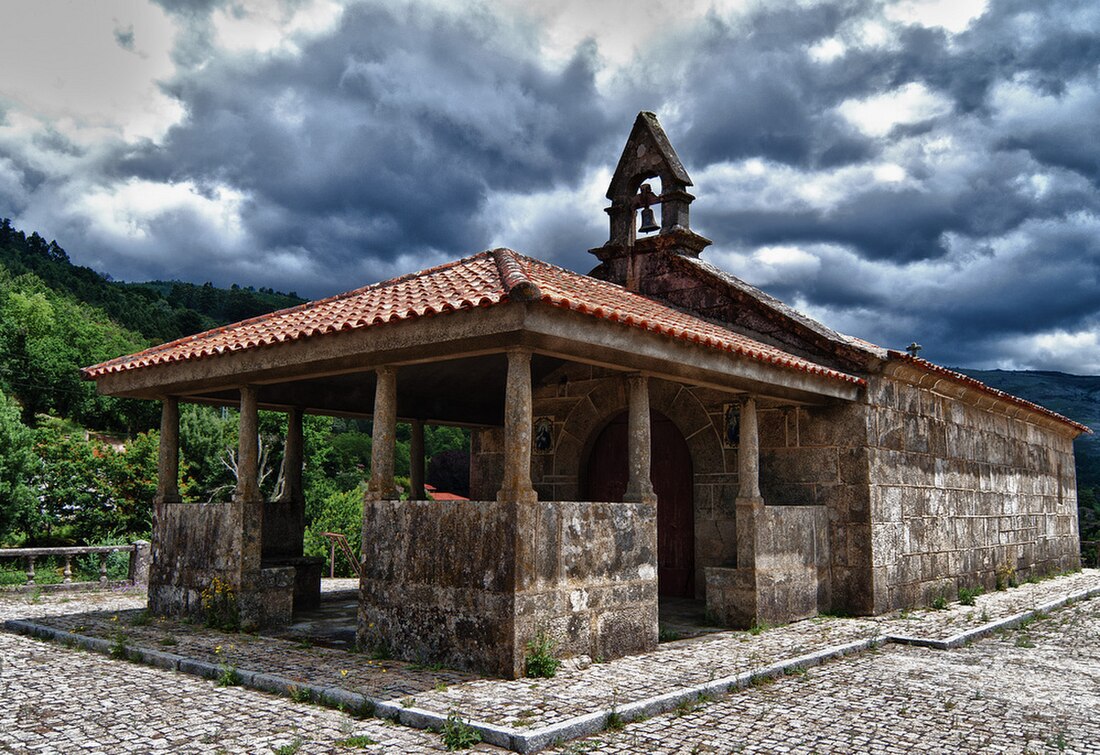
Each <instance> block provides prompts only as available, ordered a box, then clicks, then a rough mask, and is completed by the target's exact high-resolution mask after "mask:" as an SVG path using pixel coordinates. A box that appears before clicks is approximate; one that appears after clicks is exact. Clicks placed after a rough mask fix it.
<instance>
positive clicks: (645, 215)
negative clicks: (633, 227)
mask: <svg viewBox="0 0 1100 755" xmlns="http://www.w3.org/2000/svg"><path fill="white" fill-rule="evenodd" d="M660 228H661V226H659V225H657V220H656V219H655V218H654V217H653V208H652V207H643V208H642V224H641V225H640V226H638V232H639V233H652V232H653V231H657V230H660Z"/></svg>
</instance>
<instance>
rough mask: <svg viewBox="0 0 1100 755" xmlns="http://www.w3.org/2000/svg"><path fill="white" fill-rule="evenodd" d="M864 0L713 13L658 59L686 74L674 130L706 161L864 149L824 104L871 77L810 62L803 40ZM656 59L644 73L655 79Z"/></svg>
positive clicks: (821, 159) (803, 159) (863, 141)
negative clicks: (728, 15)
mask: <svg viewBox="0 0 1100 755" xmlns="http://www.w3.org/2000/svg"><path fill="white" fill-rule="evenodd" d="M866 7H867V4H866V3H838V4H822V5H819V6H816V7H812V8H805V9H799V8H778V9H775V8H773V9H766V10H764V11H761V12H759V13H757V14H756V15H754V16H752V17H751V18H750V19H749V20H748V21H747V22H745V23H741V24H736V25H730V24H725V23H722V22H720V21H718V20H717V19H714V18H711V19H709V20H708V22H707V25H706V27H705V28H704V29H703V30H701V31H700V32H699V35H698V38H697V39H695V40H693V41H694V42H695V44H694V45H692V46H690V47H687V48H684V47H681V46H676V47H675V48H674V49H673V50H669V51H668V54H669V55H670V57H672V56H675V57H674V58H673V59H669V60H666V61H663V62H664V64H665V65H664V66H663V68H664V70H665V71H668V70H674V71H675V72H676V74H675V76H676V79H677V80H679V81H682V82H684V83H685V84H686V86H685V87H684V88H683V90H682V94H681V96H680V97H679V99H680V100H681V101H680V106H681V108H682V111H683V112H685V113H686V114H687V115H686V116H685V124H684V125H685V126H686V127H687V128H686V129H685V130H684V132H683V133H682V134H681V135H680V139H679V143H681V144H682V145H683V150H684V152H685V153H686V154H690V155H691V156H692V157H693V158H694V160H696V161H698V162H701V163H703V164H706V163H709V162H717V161H721V160H731V159H738V158H744V157H764V158H767V159H770V160H775V161H776V162H781V163H787V164H791V165H802V166H832V165H838V164H845V163H851V162H857V161H860V160H863V159H866V158H867V157H869V156H870V155H871V154H872V153H873V152H874V151H875V147H874V145H873V143H872V142H871V141H870V140H869V139H867V138H866V137H864V136H862V135H861V134H860V133H859V132H858V131H856V130H855V129H854V128H852V127H851V126H850V125H849V124H847V123H846V122H845V121H844V119H843V118H841V117H840V116H838V115H836V114H835V113H832V112H829V111H828V110H827V106H830V105H833V104H836V103H839V102H840V101H841V100H843V99H844V98H845V97H846V96H849V95H850V94H851V93H852V92H854V91H856V90H857V89H860V88H866V87H867V86H868V84H869V82H868V81H866V80H865V79H863V80H860V79H857V78H855V77H854V76H853V75H852V74H851V73H849V72H846V71H845V70H844V69H843V68H842V67H839V66H836V67H834V66H832V65H825V66H822V65H820V64H817V63H815V62H814V61H813V60H811V58H810V57H809V56H808V55H807V53H806V49H805V48H806V46H808V45H810V44H813V43H814V42H815V41H818V40H821V39H827V38H829V37H830V36H832V35H834V34H835V33H836V32H837V30H838V28H839V27H840V26H841V25H842V24H843V23H844V22H845V21H849V20H851V19H853V18H856V17H858V15H859V14H860V13H861V12H865V11H866ZM685 52H686V55H685ZM676 58H678V59H676ZM654 69H655V70H651V71H650V72H649V75H650V76H652V77H653V78H654V79H655V80H654V81H653V82H652V83H653V87H654V88H657V87H659V86H660V85H661V83H662V82H661V69H662V66H654Z"/></svg>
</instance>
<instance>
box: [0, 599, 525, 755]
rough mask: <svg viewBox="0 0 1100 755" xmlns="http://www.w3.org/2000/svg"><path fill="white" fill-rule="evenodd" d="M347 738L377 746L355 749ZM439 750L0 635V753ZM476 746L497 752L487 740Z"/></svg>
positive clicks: (66, 608)
mask: <svg viewBox="0 0 1100 755" xmlns="http://www.w3.org/2000/svg"><path fill="white" fill-rule="evenodd" d="M144 601H145V596H144V594H140V593H138V594H135V593H129V594H127V593H79V594H76V593H74V594H69V595H61V594H54V595H48V596H41V597H39V598H38V599H37V600H36V601H34V602H31V599H30V598H28V597H24V596H15V595H12V594H8V595H0V619H10V618H16V617H24V618H25V617H32V616H36V617H44V616H50V615H58V614H64V613H68V612H71V611H73V610H79V609H83V610H85V611H87V610H88V609H95V610H102V611H125V610H134V609H135V608H137V607H139V606H141V605H143V604H144ZM353 737H367V738H369V740H370V741H373V742H375V744H373V745H366V746H353V745H354V741H353V742H349V741H348V740H349V738H353ZM362 741H363V742H366V741H367V740H362ZM341 743H346V745H342V744H341ZM280 748H283V749H281V750H280ZM439 751H445V748H444V747H443V745H442V742H441V739H440V737H439V735H438V734H435V733H433V732H428V731H420V730H417V729H409V728H406V727H403V726H397V725H393V724H390V723H388V722H384V721H381V720H378V719H362V720H360V719H356V718H353V717H351V716H349V715H345V714H343V713H341V712H339V711H336V710H330V709H326V708H321V707H318V706H314V705H309V704H306V703H297V702H294V701H293V700H290V699H287V698H281V697H275V696H273V695H267V694H264V693H261V692H254V691H252V690H247V689H243V688H241V687H218V686H217V685H215V684H214V683H213V682H210V681H204V680H202V679H198V678H196V677H193V676H188V675H186V674H180V673H175V672H168V671H161V670H158V669H153V668H146V667H144V666H139V665H136V664H132V663H127V662H125V661H117V660H112V659H110V658H106V657H104V656H100V655H96V654H92V653H85V652H82V651H79V650H71V649H68V648H65V647H62V646H60V645H57V644H54V643H47V642H41V641H38V640H33V639H29V638H26V637H22V636H19V635H14V634H7V633H3V632H0V753H5V754H7V753H14V754H18V755H30V754H31V753H33V754H34V755H47V754H48V753H58V754H59V755H61V754H64V755H68V754H69V753H110V755H115V754H116V753H151V752H163V753H250V754H251V753H277V752H294V753H299V754H301V755H307V754H309V753H351V752H387V753H390V752H392V753H428V752H439ZM478 751H488V752H503V751H502V750H499V749H498V748H495V747H488V746H485V745H482V746H480V747H479V748H478Z"/></svg>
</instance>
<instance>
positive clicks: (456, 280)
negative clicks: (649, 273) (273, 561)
mask: <svg viewBox="0 0 1100 755" xmlns="http://www.w3.org/2000/svg"><path fill="white" fill-rule="evenodd" d="M532 300H541V301H544V302H547V303H549V304H551V305H553V306H556V307H561V308H563V309H569V310H573V311H575V312H580V313H582V314H586V315H590V316H592V317H598V318H602V319H605V320H609V321H611V322H618V323H621V324H623V325H625V326H628V327H633V328H638V329H642V330H649V331H653V332H655V333H661V334H664V335H667V336H670V337H672V338H675V339H678V340H683V341H690V342H692V343H697V344H699V345H700V346H703V347H705V348H711V349H717V350H720V351H728V352H732V353H734V354H738V355H740V356H743V357H746V358H748V359H752V360H755V361H759V362H765V363H768V364H774V365H777V366H780V367H783V368H787V369H791V370H798V371H800V372H806V373H810V374H814V375H820V376H822V377H826V378H830V379H833V380H839V381H842V382H846V383H852V384H855V385H863V384H864V383H865V381H864V380H862V379H861V378H858V377H855V376H853V375H848V374H846V373H843V372H839V371H837V370H833V369H830V368H828V367H824V366H822V365H819V364H816V363H814V362H811V361H809V360H807V359H803V358H802V357H798V356H794V355H793V354H789V353H787V352H785V351H782V350H781V349H778V348H776V347H774V346H769V345H767V344H764V343H760V342H759V341H755V340H753V339H751V338H748V337H747V336H743V335H741V334H739V333H735V332H733V331H731V330H728V329H726V328H724V327H722V326H721V325H717V324H715V323H712V322H709V321H707V320H703V319H701V318H699V317H696V316H693V315H690V314H687V313H685V312H681V311H679V310H676V309H673V308H671V307H669V306H666V305H664V304H660V303H658V302H655V301H653V300H651V299H647V298H646V297H644V296H640V295H638V294H635V293H631V292H629V291H627V290H625V289H624V288H622V287H621V286H618V285H615V284H613V283H607V282H605V281H601V280H597V279H595V278H590V277H588V276H585V275H580V274H578V273H574V272H571V271H569V270H565V269H563V268H560V267H557V266H555V265H551V264H549V263H546V262H542V261H540V260H536V259H532V258H530V257H525V256H523V255H521V254H518V253H516V252H513V251H512V250H510V249H494V250H492V251H488V252H481V253H480V254H475V255H473V256H472V257H466V258H464V259H461V260H457V261H455V262H450V263H447V264H444V265H440V266H438V267H433V268H430V269H428V270H423V271H421V272H419V273H413V274H410V275H405V276H402V277H400V278H394V279H392V280H388V281H383V282H381V283H376V284H373V285H370V286H365V287H363V288H359V289H356V290H354V291H349V292H347V293H344V294H340V295H338V296H333V297H329V298H327V299H321V300H319V301H315V302H309V303H307V304H301V305H299V306H297V307H292V308H290V309H284V310H280V311H278V312H272V313H270V314H266V315H261V316H259V317H254V318H252V319H249V320H244V321H242V322H238V323H234V324H232V325H226V326H224V327H220V328H215V329H214V330H209V331H206V332H204V333H198V334H196V335H193V336H188V337H187V338H181V339H179V340H176V341H172V342H170V343H166V344H163V345H161V346H154V347H153V348H150V349H146V350H145V351H141V352H138V353H136V354H131V355H129V356H124V357H119V358H117V359H112V360H110V361H107V362H103V363H101V364H97V365H94V366H92V367H86V368H85V369H84V370H82V374H83V375H84V377H85V378H86V379H95V378H98V377H101V376H103V375H107V374H110V373H115V372H124V371H128V370H134V369H141V368H144V367H150V366H153V365H158V364H168V363H172V362H183V361H190V360H196V359H208V358H213V357H217V356H218V355H220V354H226V353H231V352H235V351H242V350H245V349H255V348H261V347H266V346H273V345H275V344H279V343H283V342H286V341H295V340H300V339H303V338H314V337H319V336H324V335H327V334H330V333H340V332H344V331H349V330H355V329H358V328H367V327H373V326H376V325H382V324H385V323H389V322H397V321H402V320H411V319H415V318H418V317H428V316H432V315H440V314H443V313H446V312H450V311H454V310H460V309H473V308H476V307H489V306H493V305H496V304H500V303H501V302H506V301H532Z"/></svg>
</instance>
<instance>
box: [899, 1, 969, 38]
mask: <svg viewBox="0 0 1100 755" xmlns="http://www.w3.org/2000/svg"><path fill="white" fill-rule="evenodd" d="M988 5H989V2H988V0H892V1H891V2H887V3H886V4H885V5H884V6H883V13H884V15H885V16H886V17H887V18H888V19H890V20H891V21H900V22H903V23H908V24H919V25H921V26H929V27H936V26H938V27H941V28H943V29H946V30H947V31H949V32H951V33H952V34H957V33H959V32H961V31H965V30H966V28H967V27H969V26H970V24H971V22H972V21H973V20H974V19H976V18H978V17H979V16H981V15H982V14H983V13H985V10H986V7H987V6H988Z"/></svg>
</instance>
